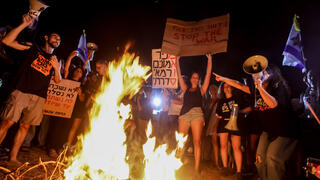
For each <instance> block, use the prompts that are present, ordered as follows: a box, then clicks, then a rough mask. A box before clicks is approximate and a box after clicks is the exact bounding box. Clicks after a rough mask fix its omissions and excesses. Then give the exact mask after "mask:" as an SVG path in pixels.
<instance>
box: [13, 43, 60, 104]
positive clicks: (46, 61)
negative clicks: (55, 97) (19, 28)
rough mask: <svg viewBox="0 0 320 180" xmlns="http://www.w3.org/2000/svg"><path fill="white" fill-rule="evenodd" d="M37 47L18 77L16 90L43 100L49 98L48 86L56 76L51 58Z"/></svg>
mask: <svg viewBox="0 0 320 180" xmlns="http://www.w3.org/2000/svg"><path fill="white" fill-rule="evenodd" d="M51 56H52V54H48V53H45V52H43V51H42V50H40V48H39V47H38V46H36V45H34V46H33V47H31V48H30V49H29V50H28V52H27V55H26V58H25V60H24V62H23V64H22V65H21V67H20V69H19V72H18V74H17V77H16V86H15V88H16V89H18V90H20V91H22V92H24V93H30V94H34V95H37V96H40V97H43V98H46V97H47V90H48V85H49V83H50V79H51V76H52V75H53V74H54V70H53V67H52V65H51V64H50V57H51Z"/></svg>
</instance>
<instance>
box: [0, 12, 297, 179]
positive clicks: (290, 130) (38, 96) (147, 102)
mask: <svg viewBox="0 0 320 180" xmlns="http://www.w3.org/2000/svg"><path fill="white" fill-rule="evenodd" d="M30 23H32V19H31V18H30V17H29V16H28V15H24V16H23V21H22V23H21V24H20V25H19V26H17V27H15V28H12V29H11V30H10V31H9V32H8V33H7V34H5V35H4V36H3V37H1V38H2V40H1V46H2V47H1V48H2V49H1V51H2V50H3V49H8V48H11V49H15V50H16V51H23V52H24V53H25V56H24V59H21V60H23V63H22V64H21V65H20V67H19V71H18V72H17V73H16V74H15V78H12V82H11V83H12V84H13V86H10V85H9V83H8V85H6V86H5V87H11V90H12V91H11V92H10V94H9V95H8V97H7V98H6V100H5V101H4V100H3V105H2V106H3V107H2V110H1V124H0V143H2V147H1V149H2V151H4V149H6V148H5V147H9V146H5V143H4V140H5V138H6V136H7V132H8V131H9V130H10V127H12V126H13V125H14V124H15V123H17V122H19V125H18V126H19V127H18V130H17V131H16V132H15V133H14V134H15V135H14V139H13V140H11V141H9V143H8V141H7V142H6V143H7V144H12V148H11V147H9V149H10V152H9V162H12V163H16V164H20V162H19V161H18V159H17V157H18V152H19V150H20V148H21V149H22V150H28V149H27V147H29V146H30V144H31V142H34V141H37V145H38V146H41V147H45V148H46V149H47V150H48V154H49V156H51V157H57V156H58V154H59V152H60V151H61V150H62V149H63V148H64V147H66V146H68V147H69V148H70V149H72V145H74V144H75V141H76V139H77V138H76V137H77V136H78V135H80V134H82V133H84V132H85V131H86V128H87V127H88V126H89V115H88V112H89V110H90V108H91V107H92V105H93V103H94V95H95V94H96V92H97V91H98V89H99V86H100V84H101V80H102V78H103V76H104V75H105V72H106V69H107V62H106V61H104V60H94V61H93V62H94V64H95V69H94V70H93V71H91V72H87V70H86V66H87V64H88V63H90V62H91V61H92V60H93V59H94V52H92V51H91V52H88V57H87V59H86V61H84V62H83V61H81V60H80V59H79V58H77V54H78V53H79V52H78V51H77V50H75V51H72V52H71V53H70V55H69V56H68V57H67V60H66V62H62V61H60V58H58V57H57V56H56V55H55V54H54V50H55V49H56V48H58V47H59V45H60V42H61V41H62V40H61V37H60V35H59V34H58V33H56V32H49V33H46V34H44V36H42V38H43V41H44V43H43V44H41V45H39V44H37V43H36V42H31V43H23V44H22V43H21V42H19V41H18V40H17V37H18V35H19V33H21V32H22V31H23V30H24V29H25V28H26V27H28V25H30ZM1 58H3V57H1ZM207 58H208V62H207V68H206V74H205V78H204V80H203V82H202V83H201V81H200V75H199V73H196V72H195V73H192V74H191V75H190V78H189V79H188V78H184V77H183V76H182V74H181V70H180V63H181V62H180V59H182V58H180V57H177V63H176V65H177V67H176V68H177V73H178V79H179V88H178V89H163V93H162V99H163V107H162V112H161V113H160V118H159V124H158V126H160V128H159V131H158V132H159V133H158V134H156V136H158V138H159V139H162V143H168V144H169V147H171V148H174V146H175V143H174V142H175V139H174V138H173V137H174V132H175V131H179V132H181V133H183V134H185V135H187V134H189V130H190V129H191V136H192V144H193V147H192V146H191V149H192V151H193V153H194V160H195V165H194V169H195V172H196V173H200V171H201V166H200V165H201V163H200V162H201V154H202V153H201V152H202V151H203V148H211V149H212V157H213V162H214V163H213V164H214V167H215V168H217V169H219V170H220V171H221V175H223V176H228V175H230V174H232V173H233V171H232V170H231V167H234V170H235V172H236V173H237V177H238V178H239V179H241V178H242V176H241V173H242V172H243V170H244V169H245V168H244V167H246V170H248V169H249V170H250V171H251V172H258V174H259V176H260V178H261V179H273V180H275V179H284V177H285V175H286V162H287V161H288V160H289V159H290V158H291V157H292V154H293V153H294V151H295V148H296V146H297V137H298V132H299V131H298V120H297V118H296V117H295V116H294V115H295V113H293V112H292V109H291V108H290V107H291V106H290V104H291V102H290V89H289V87H288V85H287V84H286V82H285V80H284V79H283V77H282V76H281V73H280V71H279V69H278V68H276V67H274V66H270V67H268V68H267V70H265V71H263V72H262V77H263V78H261V79H255V80H253V81H252V82H251V84H252V85H251V84H250V85H245V84H243V83H241V82H239V81H236V80H233V79H229V78H227V77H223V76H221V75H218V74H215V73H214V76H215V77H216V81H215V82H216V84H214V83H212V82H210V79H211V76H212V72H211V68H212V59H211V58H212V57H211V54H208V55H207ZM21 60H20V61H21ZM2 61H4V60H2ZM4 76H5V74H3V73H2V74H1V78H2V79H3V77H4ZM52 77H53V80H54V81H55V82H57V83H58V82H60V81H61V79H62V78H64V79H69V80H72V81H77V82H80V83H81V86H80V87H79V88H78V90H77V92H78V96H77V100H76V102H75V106H74V109H73V113H72V116H71V118H69V119H68V118H61V117H55V116H48V115H45V116H43V114H42V107H43V104H44V102H45V98H46V93H47V89H48V85H49V82H50V80H51V78H52ZM220 81H221V83H220ZM2 89H3V88H2ZM208 89H209V90H208ZM151 97H152V88H151V87H147V86H145V87H144V88H143V89H142V90H141V91H140V92H139V93H138V94H137V95H136V97H135V101H134V105H133V106H134V108H133V111H134V122H135V126H136V127H137V128H136V131H135V132H136V134H137V136H136V137H138V138H140V140H141V142H145V141H146V140H147V137H146V133H145V131H146V127H147V123H148V121H149V120H153V117H154V116H153V112H152V111H153V109H152V104H151V101H152V100H151V99H152V98H151ZM253 97H254V98H253ZM253 101H254V102H253ZM235 104H237V105H238V107H239V113H238V118H237V126H238V129H234V130H230V129H227V128H226V125H227V124H228V122H229V121H230V114H231V111H232V109H233V107H234V106H235ZM39 125H40V126H39ZM204 128H205V130H204ZM8 134H9V133H8ZM204 134H206V135H210V136H211V145H212V147H211V146H210V144H209V145H208V146H207V147H204V146H202V143H203V142H202V141H203V135H204ZM10 136H11V134H10ZM259 137H260V139H259ZM7 138H8V137H7ZM258 139H259V140H258ZM229 141H230V142H231V146H230V145H229V144H230V143H229ZM12 142H13V143H12ZM229 146H230V147H232V148H230V147H229ZM185 149H186V148H184V150H183V151H182V153H181V158H182V159H183V158H184V155H185ZM2 153H3V152H2ZM255 154H257V156H256V157H255ZM255 158H256V159H257V160H256V161H255V160H254V159H255ZM232 160H233V161H232ZM229 162H231V164H232V165H230V163H229Z"/></svg>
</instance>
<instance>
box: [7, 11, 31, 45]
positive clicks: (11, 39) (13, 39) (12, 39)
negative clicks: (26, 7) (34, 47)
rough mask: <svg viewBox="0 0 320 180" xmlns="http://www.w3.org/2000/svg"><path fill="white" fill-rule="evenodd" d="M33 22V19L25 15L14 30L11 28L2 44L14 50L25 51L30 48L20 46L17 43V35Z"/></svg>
mask: <svg viewBox="0 0 320 180" xmlns="http://www.w3.org/2000/svg"><path fill="white" fill-rule="evenodd" d="M32 22H33V19H32V18H31V17H30V16H29V15H28V14H25V15H23V17H22V23H21V24H20V25H19V26H17V27H16V28H13V29H12V30H11V31H10V32H9V33H8V34H7V35H6V36H5V37H4V38H3V39H2V43H3V44H5V45H6V46H9V47H12V48H14V49H16V50H22V51H23V50H27V49H29V48H30V46H26V45H22V44H20V43H19V42H18V41H17V37H18V35H19V34H20V33H21V31H22V30H23V29H24V28H26V27H27V26H29V25H30V24H31V23H32Z"/></svg>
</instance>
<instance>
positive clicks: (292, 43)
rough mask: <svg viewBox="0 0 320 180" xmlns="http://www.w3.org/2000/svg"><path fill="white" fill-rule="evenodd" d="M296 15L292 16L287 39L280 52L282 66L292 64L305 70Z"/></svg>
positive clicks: (304, 59)
mask: <svg viewBox="0 0 320 180" xmlns="http://www.w3.org/2000/svg"><path fill="white" fill-rule="evenodd" d="M297 18H299V17H298V16H296V15H295V16H294V18H293V24H292V27H291V31H290V34H289V38H288V40H287V43H286V46H285V48H284V51H283V53H282V55H283V56H284V57H283V62H282V65H283V66H293V67H297V68H299V69H301V70H302V72H306V67H305V61H306V58H305V57H304V55H303V50H302V42H301V30H300V26H299V23H298V20H297Z"/></svg>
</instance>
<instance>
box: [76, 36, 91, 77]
mask: <svg viewBox="0 0 320 180" xmlns="http://www.w3.org/2000/svg"><path fill="white" fill-rule="evenodd" d="M77 51H78V52H79V54H78V57H79V58H80V59H81V60H82V61H83V63H85V62H86V60H87V57H88V52H87V39H86V33H85V30H83V33H82V35H81V36H80V40H79V43H78V49H77ZM86 69H87V71H88V72H90V71H91V68H90V62H88V64H87V66H86Z"/></svg>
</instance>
